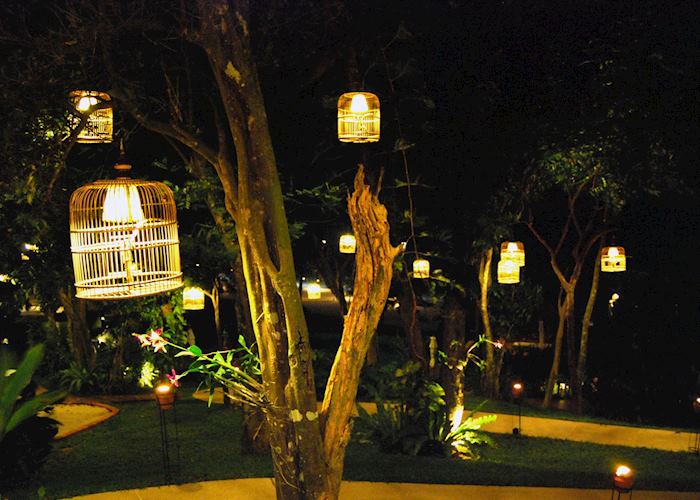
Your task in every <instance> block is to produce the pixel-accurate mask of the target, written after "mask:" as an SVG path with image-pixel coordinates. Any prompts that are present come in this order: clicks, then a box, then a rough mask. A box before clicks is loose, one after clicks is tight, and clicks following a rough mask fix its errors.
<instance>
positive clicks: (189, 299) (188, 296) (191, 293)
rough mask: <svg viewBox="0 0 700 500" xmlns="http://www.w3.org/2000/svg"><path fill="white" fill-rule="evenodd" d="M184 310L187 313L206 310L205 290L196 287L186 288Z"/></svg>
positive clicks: (183, 295)
mask: <svg viewBox="0 0 700 500" xmlns="http://www.w3.org/2000/svg"><path fill="white" fill-rule="evenodd" d="M182 308H183V309H184V310H185V311H201V310H202V309H204V290H202V289H201V288H199V287H196V286H191V287H185V289H184V290H183V291H182Z"/></svg>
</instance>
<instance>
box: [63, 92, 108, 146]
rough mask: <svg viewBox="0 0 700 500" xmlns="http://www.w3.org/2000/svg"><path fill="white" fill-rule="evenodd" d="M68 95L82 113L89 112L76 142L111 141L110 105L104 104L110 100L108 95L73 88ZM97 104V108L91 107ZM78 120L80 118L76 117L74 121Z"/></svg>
mask: <svg viewBox="0 0 700 500" xmlns="http://www.w3.org/2000/svg"><path fill="white" fill-rule="evenodd" d="M70 97H71V99H72V100H73V104H74V105H75V109H77V110H78V111H79V112H80V113H83V114H86V113H89V115H88V118H87V122H86V123H85V128H83V130H81V131H80V133H79V134H78V138H77V142H81V143H88V144H93V143H109V142H112V126H113V119H112V107H111V105H108V104H107V105H105V103H109V102H110V101H111V99H110V97H109V95H108V94H105V93H104V92H96V91H94V90H74V91H73V92H71V93H70ZM98 105H99V108H98V109H94V110H93V109H92V108H93V107H96V106H98ZM103 106H104V107H103ZM79 121H80V119H79V118H77V119H76V122H79Z"/></svg>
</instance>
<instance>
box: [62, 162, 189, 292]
mask: <svg viewBox="0 0 700 500" xmlns="http://www.w3.org/2000/svg"><path fill="white" fill-rule="evenodd" d="M115 168H116V169H117V170H128V169H129V168H130V166H129V165H117V166H116V167H115ZM70 237H71V253H72V254H73V271H74V274H75V288H76V296H77V297H78V298H82V299H95V300H106V299H128V298H132V297H142V296H146V295H154V294H156V293H162V292H168V291H171V290H175V289H177V288H179V287H180V286H182V272H180V248H179V240H178V235H177V219H176V213H175V200H174V198H173V193H172V191H171V190H170V188H169V187H168V186H166V185H165V184H163V183H162V182H152V181H142V180H137V179H130V178H127V177H119V178H117V179H114V180H99V181H95V182H93V183H91V184H87V185H85V186H82V187H80V188H78V189H77V190H76V191H75V192H74V193H73V195H72V196H71V199H70Z"/></svg>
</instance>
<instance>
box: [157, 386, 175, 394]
mask: <svg viewBox="0 0 700 500" xmlns="http://www.w3.org/2000/svg"><path fill="white" fill-rule="evenodd" d="M171 388H172V387H171V385H170V384H160V385H159V386H158V387H156V392H157V393H159V394H167V393H169V392H170V389H171Z"/></svg>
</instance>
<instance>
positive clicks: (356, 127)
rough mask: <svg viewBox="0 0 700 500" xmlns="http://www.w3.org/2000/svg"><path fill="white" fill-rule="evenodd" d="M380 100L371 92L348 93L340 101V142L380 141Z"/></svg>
mask: <svg viewBox="0 0 700 500" xmlns="http://www.w3.org/2000/svg"><path fill="white" fill-rule="evenodd" d="M379 125H380V114H379V98H378V97H377V96H376V95H374V94H372V93H370V92H347V93H345V94H343V95H341V96H340V98H339V99H338V139H339V140H340V142H359V143H362V142H377V141H379Z"/></svg>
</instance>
